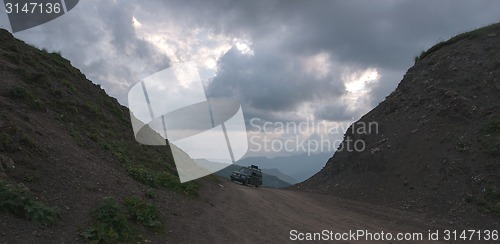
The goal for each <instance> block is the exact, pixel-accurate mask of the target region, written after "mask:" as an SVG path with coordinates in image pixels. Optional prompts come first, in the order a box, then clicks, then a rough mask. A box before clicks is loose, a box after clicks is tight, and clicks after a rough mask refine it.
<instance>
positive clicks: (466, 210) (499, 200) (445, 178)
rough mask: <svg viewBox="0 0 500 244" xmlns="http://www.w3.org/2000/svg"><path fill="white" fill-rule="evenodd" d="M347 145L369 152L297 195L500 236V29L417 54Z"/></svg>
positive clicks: (342, 160) (339, 159) (333, 163)
mask: <svg viewBox="0 0 500 244" xmlns="http://www.w3.org/2000/svg"><path fill="white" fill-rule="evenodd" d="M370 122H376V123H377V125H378V128H376V127H373V128H372V131H371V132H370V131H369V130H366V128H367V127H369V126H367V125H368V124H369V123H370ZM359 128H364V129H365V130H363V129H361V130H358V129H359ZM349 140H350V141H351V142H353V141H356V140H362V141H364V142H365V144H366V148H365V150H362V151H359V152H356V151H352V152H349V151H347V150H343V151H337V152H336V153H335V154H334V155H333V157H332V158H331V159H330V160H329V161H328V162H327V164H326V166H325V167H324V168H323V169H322V170H321V171H320V172H319V173H317V174H315V175H314V176H313V177H311V178H310V179H308V180H306V181H305V182H303V183H301V184H299V185H296V186H294V187H293V189H298V190H302V191H309V192H318V193H326V194H332V195H335V196H339V197H345V198H349V199H355V200H361V201H365V202H370V203H375V204H382V205H386V206H391V207H396V208H402V209H407V210H410V211H415V212H423V213H426V214H428V215H429V216H432V217H436V216H441V217H445V218H447V219H448V220H449V222H450V224H456V225H468V226H473V227H474V226H481V227H484V228H490V229H491V228H492V227H493V226H496V227H497V229H498V223H499V222H500V221H499V220H500V219H499V216H500V24H494V25H490V26H487V27H484V28H481V29H478V30H475V31H471V32H467V33H464V34H461V35H458V36H456V37H454V38H452V39H450V40H448V41H445V42H442V43H439V44H437V45H435V46H434V47H432V48H431V49H429V50H428V51H426V52H423V53H422V54H421V55H420V56H419V57H416V58H415V65H414V66H413V67H411V68H410V69H409V70H408V72H407V73H406V75H405V76H404V78H403V80H402V81H401V83H400V84H399V85H398V87H397V89H396V90H395V91H394V92H392V93H391V94H390V95H389V96H388V97H387V98H386V99H385V101H383V102H382V103H380V104H379V105H378V106H377V107H376V108H374V109H373V110H372V111H370V112H369V113H367V114H366V115H364V116H363V117H362V118H361V119H360V120H359V121H357V122H355V123H353V125H352V126H351V127H350V128H349V129H348V130H347V132H346V134H345V135H344V142H343V144H344V145H346V143H348V141H349ZM360 145H361V144H360ZM351 149H352V144H351Z"/></svg>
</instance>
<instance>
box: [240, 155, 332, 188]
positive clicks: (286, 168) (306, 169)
mask: <svg viewBox="0 0 500 244" xmlns="http://www.w3.org/2000/svg"><path fill="white" fill-rule="evenodd" d="M332 154H333V153H331V152H326V153H318V154H314V155H309V156H308V155H307V154H299V155H292V156H287V157H275V158H266V157H248V158H244V159H241V160H239V161H237V162H236V164H239V165H251V164H254V165H257V166H259V168H262V169H277V170H279V171H280V172H282V173H283V174H284V175H287V176H289V177H291V178H292V179H295V180H296V181H297V182H302V181H304V180H306V179H308V178H309V177H311V176H313V175H314V174H316V173H317V172H319V171H320V170H321V169H322V168H323V167H324V166H325V164H326V162H327V161H328V159H329V158H331V157H332ZM268 173H269V174H273V173H272V172H269V171H268ZM282 179H283V178H282ZM284 180H285V179H284Z"/></svg>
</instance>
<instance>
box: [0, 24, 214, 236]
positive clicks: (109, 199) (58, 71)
mask: <svg viewBox="0 0 500 244" xmlns="http://www.w3.org/2000/svg"><path fill="white" fill-rule="evenodd" d="M0 87H1V88H0V160H1V162H0V230H1V231H0V242H2V243H4V242H6V243H40V241H41V240H43V242H45V243H62V242H63V243H68V242H69V243H73V242H83V241H100V242H106V243H113V242H115V241H130V242H136V241H141V240H143V239H147V240H149V241H152V242H164V241H165V239H166V238H167V236H168V235H167V234H168V233H169V232H171V231H173V230H176V229H179V228H181V229H182V228H183V225H184V226H185V224H189V223H188V221H184V219H185V218H186V219H188V220H189V218H190V215H192V214H196V211H194V210H192V209H188V207H186V204H187V203H186V202H189V203H190V204H189V205H190V206H191V207H193V206H194V205H196V204H197V203H198V202H199V200H196V199H198V198H199V197H197V195H198V194H199V188H200V186H201V185H203V184H200V182H189V183H186V184H181V183H180V182H179V180H178V177H177V173H176V170H175V165H174V163H173V159H172V155H171V151H170V148H169V147H153V146H143V145H140V144H139V143H137V142H136V141H135V139H134V137H133V132H132V128H131V125H130V117H129V112H128V110H127V109H126V108H125V107H123V106H121V105H119V103H118V102H117V101H116V100H115V99H113V98H110V97H109V96H107V95H106V93H105V92H104V90H102V89H101V88H100V87H99V86H98V85H95V84H93V83H92V82H91V81H89V80H87V79H86V78H85V76H84V75H83V74H82V73H81V72H80V71H79V70H78V69H75V68H73V67H72V66H71V64H70V62H69V61H68V60H66V59H64V58H62V57H61V56H60V55H59V54H58V53H49V52H47V51H46V50H39V49H36V48H34V47H31V46H29V45H27V44H25V43H23V42H21V41H19V40H16V39H15V38H14V37H13V36H12V35H11V34H10V33H8V32H7V31H5V30H0ZM216 180H217V179H216V178H215V177H211V178H210V177H209V178H208V179H203V180H202V182H203V181H207V182H213V181H216ZM205 185H206V184H205Z"/></svg>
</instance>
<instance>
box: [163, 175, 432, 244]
mask: <svg viewBox="0 0 500 244" xmlns="http://www.w3.org/2000/svg"><path fill="white" fill-rule="evenodd" d="M216 188H217V189H212V190H211V191H210V192H208V193H206V196H204V197H203V198H204V201H205V203H208V204H209V206H210V208H208V209H207V208H204V209H203V210H202V211H200V210H196V209H193V211H194V214H193V216H191V217H190V219H187V220H186V222H185V223H184V224H183V225H182V227H179V228H178V229H177V230H175V231H174V233H171V235H170V236H171V237H173V238H174V240H172V241H175V242H183V243H184V242H191V243H193V242H195V243H198V242H204V243H205V242H206V243H228V242H235V241H236V242H242V243H283V242H291V241H292V240H291V239H295V238H300V237H304V238H306V237H307V236H305V235H304V236H299V233H308V232H321V231H323V230H328V231H333V232H334V233H345V232H347V233H348V232H349V231H356V230H367V231H369V232H370V233H372V234H375V233H380V232H381V231H384V232H385V233H387V232H391V233H394V234H393V237H395V236H396V234H397V233H406V232H420V233H423V238H424V239H423V240H426V238H427V233H428V230H436V229H437V228H438V227H437V224H436V223H434V220H432V219H426V218H424V217H423V216H422V215H420V214H416V213H411V212H405V211H400V210H395V209H390V208H385V207H381V206H376V205H370V204H366V203H360V202H355V201H350V200H346V199H339V198H335V197H331V196H326V195H317V194H310V193H304V192H296V191H289V190H281V189H269V188H254V187H248V186H242V185H239V184H235V183H232V182H230V181H226V180H224V181H223V182H221V183H220V185H219V186H218V187H216ZM292 230H296V231H297V232H292V233H291V231H292ZM334 237H335V236H334ZM374 238H375V237H374ZM361 240H364V239H363V238H362V239H361ZM341 243H345V241H341Z"/></svg>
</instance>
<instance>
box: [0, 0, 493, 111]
mask: <svg viewBox="0 0 500 244" xmlns="http://www.w3.org/2000/svg"><path fill="white" fill-rule="evenodd" d="M498 9H500V2H499V1H495V0H482V1H465V0H460V1H456V0H442V1H410V0H407V1H396V0H382V1H369V0H360V1H331V0H315V1H303V0H280V1H278V0H253V1H231V0H194V1H185V0H171V1H111V0H108V1H93V0H87V1H81V2H80V3H79V4H78V6H77V7H76V8H75V9H73V10H72V11H71V12H69V13H68V14H67V16H62V17H61V18H58V19H56V20H54V21H52V22H49V23H47V24H45V25H42V26H40V27H39V28H35V29H32V30H29V31H25V32H21V33H19V34H16V35H17V36H18V37H21V38H22V39H24V40H25V41H27V42H28V43H33V44H35V45H36V46H38V47H45V48H48V49H50V50H60V51H61V52H62V54H63V56H65V57H67V58H69V59H70V60H71V61H72V63H73V64H74V65H75V66H77V67H78V68H80V69H81V70H82V71H83V72H84V73H85V74H86V75H87V76H88V77H89V78H91V79H92V80H93V81H94V82H96V83H99V84H101V85H103V87H104V88H105V89H106V91H107V92H108V94H111V95H112V96H115V97H118V98H119V100H120V101H121V102H122V103H125V97H126V94H127V91H128V88H129V86H130V85H131V84H133V83H135V82H137V81H138V80H139V79H142V78H144V77H146V76H148V75H150V74H152V73H154V72H156V71H158V70H160V69H162V68H165V67H166V66H168V64H169V60H168V59H167V58H166V56H165V55H164V54H162V53H159V51H158V50H157V49H155V48H153V47H152V45H151V44H150V43H148V42H146V41H144V40H142V39H140V38H138V37H137V35H136V32H135V29H134V28H133V27H132V25H131V19H132V16H133V14H134V11H143V12H146V13H148V14H147V15H146V16H144V18H145V19H144V21H145V22H149V23H152V22H173V23H175V25H176V26H177V27H179V28H180V29H184V30H194V29H202V30H204V31H205V32H207V33H214V34H221V35H225V36H228V37H230V38H233V37H236V38H243V39H247V40H249V41H251V42H252V43H253V45H252V49H253V51H254V55H253V56H252V55H245V54H241V53H240V52H238V51H237V50H235V49H234V48H233V49H232V50H231V51H229V52H227V53H226V54H225V55H223V56H222V57H221V58H220V60H218V62H219V63H218V64H219V73H218V75H217V76H216V77H215V78H214V79H213V81H212V83H211V85H210V87H209V90H208V91H209V93H210V95H211V96H234V97H238V98H240V99H241V101H242V104H243V106H244V109H245V110H244V111H245V114H246V116H247V115H250V116H260V117H262V118H268V119H270V120H273V119H274V120H279V119H280V118H282V119H283V118H284V117H286V119H294V118H293V116H294V114H293V112H294V111H296V110H297V109H298V108H299V107H301V106H303V105H304V104H307V103H311V104H313V107H314V105H315V106H316V109H315V111H313V113H314V114H315V115H316V116H317V117H318V118H323V119H328V120H343V119H346V118H349V117H351V116H349V113H352V114H353V115H357V114H358V113H362V112H367V111H368V110H370V109H371V108H373V106H376V105H377V104H378V102H380V101H381V100H383V99H384V98H385V96H387V95H388V94H389V93H390V92H391V91H392V90H394V88H395V87H396V85H397V84H398V83H399V81H400V80H401V78H402V75H403V74H404V72H405V71H406V69H407V68H408V67H409V66H411V65H412V63H413V57H414V56H415V55H417V54H418V53H419V52H420V51H422V50H424V49H427V48H429V47H431V46H432V45H433V44H434V43H437V42H439V41H442V40H445V39H447V38H449V37H451V36H453V35H456V34H458V33H461V32H464V31H468V30H472V29H474V28H477V27H480V26H484V25H487V24H490V23H493V22H498V21H500V15H498ZM148 18H150V19H148ZM1 24H2V25H5V24H4V23H1ZM158 31H163V30H161V29H159V30H158ZM319 53H323V54H326V55H327V56H328V58H329V61H331V63H332V64H333V66H332V67H329V69H330V71H329V72H328V74H326V75H323V76H315V75H314V74H311V73H307V72H305V71H304V69H303V67H302V66H303V64H302V63H301V60H303V59H305V58H307V57H311V56H314V55H316V54H319ZM341 65H346V66H349V67H352V68H353V69H354V70H364V69H366V68H376V69H377V70H378V71H379V74H380V75H381V78H380V81H379V82H377V83H372V84H370V85H369V86H368V88H370V90H369V91H368V92H367V93H366V95H365V96H366V97H365V98H364V100H366V101H370V103H369V105H367V106H366V107H365V108H361V109H359V110H358V111H353V110H347V109H343V108H345V107H347V105H348V104H342V103H338V101H340V100H339V99H337V98H339V97H341V96H342V95H343V92H344V84H343V82H342V80H341V79H340V77H341V73H342V71H343V70H342V67H340V66H341ZM333 102H337V103H335V104H334V105H331V104H329V103H333ZM344 103H345V102H344ZM329 111H331V112H330V113H329ZM354 117H356V116H354Z"/></svg>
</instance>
